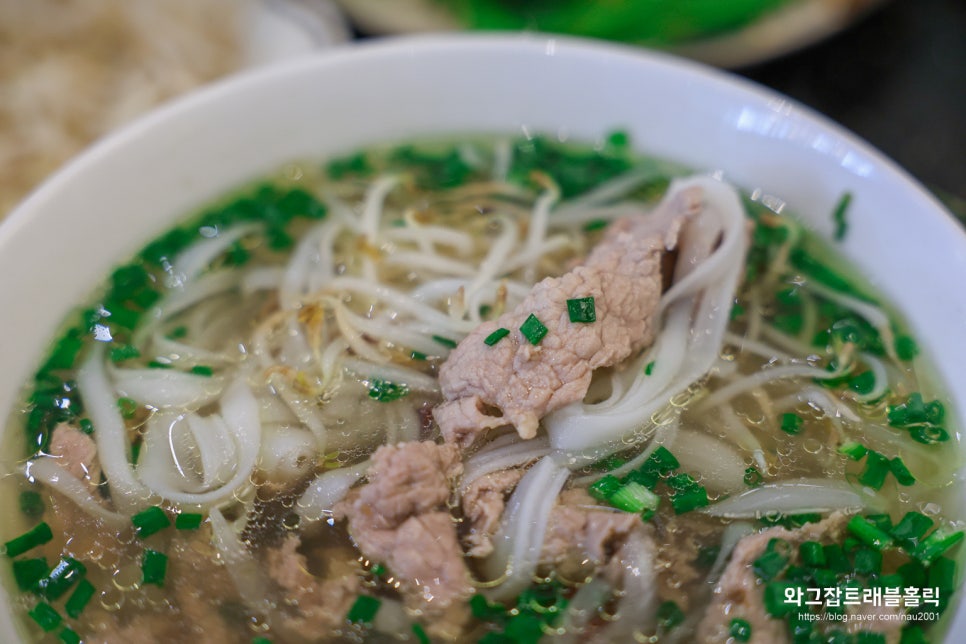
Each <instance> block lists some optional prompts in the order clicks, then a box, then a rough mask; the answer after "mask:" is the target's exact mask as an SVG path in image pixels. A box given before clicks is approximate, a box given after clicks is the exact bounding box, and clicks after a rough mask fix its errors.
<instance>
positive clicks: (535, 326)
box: [520, 313, 548, 345]
mask: <svg viewBox="0 0 966 644" xmlns="http://www.w3.org/2000/svg"><path fill="white" fill-rule="evenodd" d="M547 332H548V329H547V327H545V326H544V325H543V322H541V321H540V320H539V319H538V318H537V316H536V315H534V314H533V313H531V314H530V315H529V317H527V319H526V320H524V322H523V324H521V325H520V333H522V334H523V337H525V338H526V339H527V341H528V342H529V343H530V344H533V345H536V344H540V341H541V340H543V338H544V336H546V335H547Z"/></svg>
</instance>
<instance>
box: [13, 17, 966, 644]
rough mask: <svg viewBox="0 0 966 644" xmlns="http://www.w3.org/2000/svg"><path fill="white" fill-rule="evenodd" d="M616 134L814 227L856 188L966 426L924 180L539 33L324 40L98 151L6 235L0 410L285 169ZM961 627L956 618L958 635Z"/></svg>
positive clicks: (771, 100) (757, 107) (950, 284)
mask: <svg viewBox="0 0 966 644" xmlns="http://www.w3.org/2000/svg"><path fill="white" fill-rule="evenodd" d="M615 127H621V128H625V129H626V130H627V131H628V132H629V133H630V134H631V136H632V139H633V141H634V144H635V145H636V146H637V147H638V148H639V149H640V150H641V151H644V152H647V153H649V154H653V155H657V156H661V157H666V158H669V159H673V160H675V161H678V162H682V163H685V164H687V165H690V166H692V167H694V168H695V169H698V170H721V171H723V172H724V173H725V175H726V176H727V177H728V178H729V179H730V180H732V181H734V182H736V183H737V184H739V185H741V186H743V187H745V188H756V187H757V188H761V189H763V190H764V191H765V192H767V193H770V194H773V195H778V196H780V197H781V198H782V199H784V200H785V201H786V202H787V204H788V206H789V207H790V208H791V209H792V210H793V211H795V212H797V213H799V214H800V215H801V216H802V217H804V218H805V219H806V220H807V221H808V222H810V223H811V224H812V225H813V226H814V227H815V229H817V230H818V231H819V232H820V233H821V234H825V235H828V234H829V232H830V231H831V228H832V222H831V220H830V219H831V218H830V212H831V211H832V209H833V207H834V204H835V203H836V201H837V199H838V198H839V196H840V195H841V194H842V192H843V191H846V190H848V191H851V192H852V193H853V195H854V199H853V202H852V207H851V210H850V229H849V234H848V236H847V238H846V240H845V242H844V243H843V244H841V248H842V251H843V252H844V253H845V254H846V255H847V256H848V257H850V258H851V259H852V260H853V261H854V262H855V263H856V264H857V265H858V267H859V268H860V269H861V270H862V271H864V272H865V273H866V274H867V276H868V277H869V279H870V280H871V282H872V283H873V284H874V285H875V287H876V288H878V289H879V290H880V291H881V292H883V293H884V294H885V295H887V296H888V297H890V298H892V300H893V301H895V302H898V303H899V304H900V308H901V310H902V312H903V313H904V314H905V316H906V318H907V319H908V321H909V322H910V324H911V327H912V329H913V331H914V332H915V334H916V335H917V337H918V339H919V341H920V345H921V347H922V348H923V349H924V353H925V354H926V355H927V357H928V358H929V359H931V360H932V362H933V364H935V366H936V369H937V372H938V375H939V377H940V378H942V379H943V380H944V381H945V383H946V390H947V391H948V392H949V396H950V401H949V403H950V404H949V407H950V408H951V409H952V412H953V413H954V414H955V416H956V418H957V420H958V422H959V426H960V427H962V426H964V423H963V421H964V417H963V412H964V410H966V340H964V339H963V335H962V325H963V321H964V320H966V289H963V288H962V281H963V278H964V276H966V236H964V234H963V231H962V230H961V229H960V227H959V226H958V224H957V223H956V222H955V221H954V220H953V219H952V217H951V216H949V215H948V214H947V213H946V212H945V211H944V210H943V209H942V207H941V206H940V205H939V204H938V203H937V202H936V201H935V200H934V199H933V198H932V197H930V196H929V195H928V194H927V193H926V192H925V191H924V190H923V189H922V187H921V186H920V185H918V184H917V183H916V182H914V181H913V180H912V179H911V178H910V177H909V176H908V175H906V174H904V173H903V172H902V171H901V170H900V169H898V168H897V167H896V166H895V165H894V164H893V163H891V162H890V161H889V160H887V159H885V158H884V157H883V156H882V155H881V154H879V153H878V152H876V151H875V150H874V149H872V148H871V147H870V146H868V145H866V144H865V143H863V142H861V141H859V140H858V139H856V138H855V137H854V136H852V135H850V134H849V133H848V132H846V131H844V130H842V129H841V128H839V127H837V126H835V125H834V124H832V123H829V122H828V121H826V120H824V119H822V118H821V117H819V116H817V115H815V114H813V113H812V112H809V111H808V110H806V109H803V108H802V107H800V106H798V105H796V104H794V103H792V102H791V101H789V100H787V99H785V98H783V97H781V96H778V95H776V94H773V93H770V92H768V91H764V90H762V89H760V88H757V87H755V86H753V85H750V84H748V83H746V82H742V81H740V80H737V79H735V78H732V77H730V76H727V75H724V74H722V73H720V72H715V71H711V70H709V69H706V68H704V67H700V66H697V65H696V64H693V63H687V62H682V61H680V60H677V59H673V58H669V57H666V56H663V55H657V54H647V53H643V52H641V51H638V50H631V49H627V48H620V47H616V46H612V45H603V44H595V43H589V42H582V41H574V40H565V39H547V38H546V37H537V36H514V37H505V36H441V37H429V38H420V39H409V40H395V41H381V42H376V43H373V44H367V45H364V46H353V47H345V48H339V49H335V50H330V51H329V52H327V53H325V54H322V55H319V56H317V57H313V58H306V59H300V60H295V61H292V62H289V63H286V64H284V65H281V66H277V67H273V68H269V69H264V70H261V71H256V72H252V73H250V74H249V75H246V76H243V77H240V78H236V79H233V80H231V81H228V82H225V83H223V84H220V85H217V86H214V87H212V88H210V89H207V90H204V91H201V92H199V93H196V94H194V95H192V96H190V97H188V98H186V99H182V100H180V101H178V102H177V103H175V104H172V105H170V106H168V107H166V108H164V109H162V110H160V111H157V112H155V113H153V114H151V115H150V116H147V117H145V118H143V119H141V120H140V121H138V122H136V123H135V124H133V125H131V126H130V127H128V128H126V129H125V130H123V131H121V132H119V133H117V134H115V135H113V136H112V137H110V138H109V139H107V140H105V141H103V142H101V143H99V144H98V145H96V146H95V147H93V148H92V149H90V150H89V151H88V152H87V153H86V154H84V155H83V156H82V157H80V158H78V159H77V160H76V161H74V162H73V163H71V164H70V165H69V166H68V167H66V168H65V169H64V170H63V171H61V172H60V173H59V174H57V175H56V176H55V177H53V178H52V179H50V180H49V181H48V182H47V183H46V184H44V185H43V186H42V187H41V188H40V189H39V190H38V191H37V192H36V193H35V194H33V195H32V196H31V197H30V198H29V199H28V200H27V201H26V202H25V203H23V204H22V205H21V206H20V207H19V209H17V210H16V211H15V212H14V213H13V214H12V215H11V216H10V217H9V218H8V220H7V221H5V222H4V223H3V224H2V226H0V276H2V277H0V279H2V286H0V311H2V312H3V322H2V324H3V326H2V330H3V344H2V347H3V349H2V358H3V359H2V364H3V369H2V370H0V418H6V417H7V416H8V414H9V413H10V409H11V405H13V404H14V402H15V399H16V396H17V393H18V391H19V390H20V387H21V386H22V383H23V382H25V381H26V380H27V378H28V377H29V376H30V375H31V374H32V372H33V371H34V370H35V368H36V366H37V365H38V362H39V360H40V358H41V355H42V353H43V352H44V351H45V349H46V348H47V343H48V342H49V341H50V339H51V337H52V335H53V333H54V332H55V330H56V329H57V327H58V325H59V324H60V322H61V320H63V318H64V317H65V315H67V313H68V312H69V311H70V310H71V309H72V307H74V306H75V305H76V304H77V303H78V302H79V301H80V300H81V298H83V297H84V296H85V295H86V294H88V293H89V292H90V291H91V289H92V288H93V287H94V286H95V284H97V283H98V281H99V280H100V279H101V278H102V277H103V276H105V275H106V274H107V272H108V270H109V269H110V268H111V267H112V266H113V265H114V264H116V263H117V262H119V261H121V260H123V259H125V258H126V257H128V256H129V255H130V254H132V253H133V252H135V251H136V250H137V249H138V248H140V247H141V246H142V245H143V244H144V243H145V242H146V241H148V240H150V239H151V238H152V237H154V236H156V235H157V234H159V233H160V232H162V231H164V230H165V229H166V228H168V227H169V226H170V225H171V224H172V223H173V222H174V221H175V220H177V219H179V218H181V217H183V216H184V215H185V214H186V213H188V212H190V211H192V210H193V209H195V208H197V207H198V206H199V205H200V204H202V203H203V202H205V201H206V200H209V199H211V198H213V197H217V196H218V195H220V194H221V193H222V192H224V191H225V190H227V189H229V188H232V187H234V186H237V185H239V184H240V183H244V182H246V181H248V180H250V179H253V178H256V177H258V176H259V175H262V174H263V173H266V172H268V171H270V170H272V169H273V168H275V167H277V166H279V165H280V164H282V163H283V162H285V161H288V160H291V159H294V158H305V157H324V156H326V155H331V154H335V153H342V152H348V151H351V150H353V149H355V148H358V147H360V146H364V145H367V144H371V143H376V142H384V141H387V140H396V139H403V138H411V137H420V136H424V135H438V134H441V133H455V134H458V133H464V132H465V133H479V132H494V133H514V132H520V131H523V132H537V131H542V132H550V133H556V134H558V135H559V136H560V137H572V138H575V139H591V140H592V139H595V138H598V137H600V136H601V135H602V134H603V133H605V132H606V131H608V130H610V129H613V128H615ZM957 511H961V509H957ZM3 574H5V575H6V574H8V571H7V569H6V566H5V567H4V570H3ZM0 622H2V623H0V640H2V641H5V642H6V641H12V640H14V639H16V635H15V633H16V630H15V629H14V627H13V626H12V625H11V618H10V615H9V609H8V608H7V607H6V603H3V609H2V613H0ZM963 638H966V614H964V612H963V611H962V610H960V611H959V612H958V613H957V615H956V616H955V619H954V623H953V625H952V631H951V635H950V640H951V641H962V640H963Z"/></svg>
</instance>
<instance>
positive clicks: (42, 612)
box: [27, 602, 64, 633]
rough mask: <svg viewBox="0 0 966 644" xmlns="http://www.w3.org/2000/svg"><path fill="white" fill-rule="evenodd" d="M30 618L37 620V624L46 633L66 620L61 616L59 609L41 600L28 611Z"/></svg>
mask: <svg viewBox="0 0 966 644" xmlns="http://www.w3.org/2000/svg"><path fill="white" fill-rule="evenodd" d="M27 614H28V615H30V618H31V619H32V620H34V621H35V622H37V625H38V626H40V628H42V629H43V630H44V632H45V633H49V632H50V631H52V630H54V629H55V628H57V627H58V626H60V623H61V622H62V621H64V618H63V617H61V616H60V613H58V612H57V610H56V609H55V608H54V607H53V606H51V605H50V604H48V603H47V602H39V603H38V604H37V605H36V606H34V607H33V608H32V609H30V611H28V612H27Z"/></svg>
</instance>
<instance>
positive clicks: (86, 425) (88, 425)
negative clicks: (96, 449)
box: [78, 418, 94, 435]
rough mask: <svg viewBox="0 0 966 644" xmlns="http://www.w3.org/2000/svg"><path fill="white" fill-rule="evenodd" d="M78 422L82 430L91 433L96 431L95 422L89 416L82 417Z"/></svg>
mask: <svg viewBox="0 0 966 644" xmlns="http://www.w3.org/2000/svg"><path fill="white" fill-rule="evenodd" d="M78 424H79V425H80V430H81V431H82V432H84V433H85V434H87V435H90V434H93V433H94V423H92V422H91V420H90V419H89V418H81V419H80V423H78Z"/></svg>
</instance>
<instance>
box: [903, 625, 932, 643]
mask: <svg viewBox="0 0 966 644" xmlns="http://www.w3.org/2000/svg"><path fill="white" fill-rule="evenodd" d="M899 644H929V640H928V639H927V638H926V635H925V634H924V633H923V632H922V628H921V627H919V626H915V625H909V626H906V627H905V628H903V629H902V638H901V639H900V640H899Z"/></svg>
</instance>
